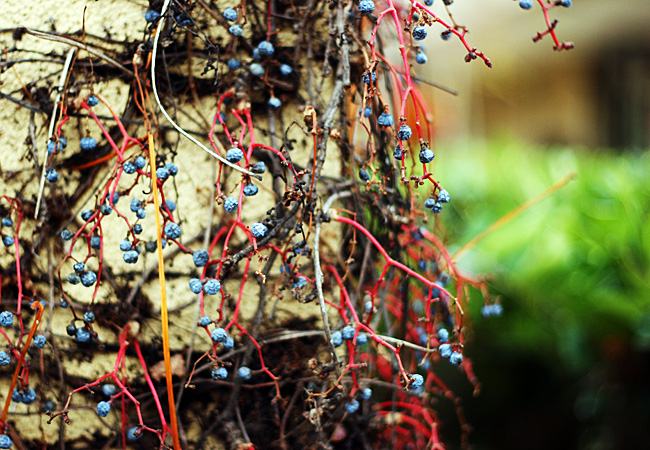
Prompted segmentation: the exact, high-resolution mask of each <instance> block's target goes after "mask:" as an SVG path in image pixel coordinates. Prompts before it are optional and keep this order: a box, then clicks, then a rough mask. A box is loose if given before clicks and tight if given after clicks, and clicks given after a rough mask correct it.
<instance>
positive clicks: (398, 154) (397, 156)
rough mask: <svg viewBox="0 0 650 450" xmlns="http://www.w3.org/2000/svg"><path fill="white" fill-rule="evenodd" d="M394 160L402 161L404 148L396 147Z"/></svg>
mask: <svg viewBox="0 0 650 450" xmlns="http://www.w3.org/2000/svg"><path fill="white" fill-rule="evenodd" d="M393 158H395V159H399V160H400V161H401V160H402V146H400V145H398V146H397V147H395V150H393Z"/></svg>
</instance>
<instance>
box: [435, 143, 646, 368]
mask: <svg viewBox="0 0 650 450" xmlns="http://www.w3.org/2000/svg"><path fill="white" fill-rule="evenodd" d="M437 154H438V156H437V164H438V166H437V167H436V172H437V174H439V176H440V177H441V182H442V184H443V186H444V187H445V188H446V189H447V190H448V191H449V192H450V193H451V196H452V202H451V203H450V205H448V206H446V207H445V211H444V212H443V213H442V214H441V216H442V219H443V223H444V228H445V230H446V233H447V235H448V236H447V241H448V242H452V243H457V244H458V245H459V246H460V245H462V244H463V243H465V242H467V241H469V240H470V239H471V238H472V237H474V236H475V235H476V234H478V233H479V232H480V231H482V230H484V229H485V228H487V227H488V226H489V225H490V224H491V223H492V222H494V221H495V220H497V219H498V218H500V217H502V216H503V215H504V214H506V213H508V212H509V211H511V210H512V209H514V208H515V207H517V206H518V205H520V204H521V203H523V202H524V201H526V200H527V199H529V198H531V197H533V196H535V195H537V194H538V193H540V192H542V191H543V190H544V189H546V188H548V187H549V186H551V185H552V184H553V183H554V182H556V181H557V180H559V179H560V178H562V177H563V176H564V175H566V174H567V173H568V172H575V173H576V175H577V177H576V179H575V180H573V181H572V182H570V183H569V184H568V185H567V186H566V187H564V188H563V189H561V190H560V191H558V192H557V193H555V194H554V195H553V196H552V197H550V198H547V199H546V200H544V201H543V202H542V203H540V204H538V205H536V206H534V207H533V208H532V209H530V210H528V211H526V212H524V213H523V214H522V215H521V216H519V217H517V218H515V219H514V220H513V221H511V222H510V223H508V224H506V225H505V226H504V227H503V228H501V229H499V230H497V231H496V232H494V233H493V234H491V235H489V236H488V237H487V238H485V239H484V240H483V241H481V242H480V243H479V244H478V245H477V246H476V247H475V248H474V249H473V250H472V251H471V252H470V253H468V254H466V255H465V256H463V257H462V259H461V260H460V261H459V264H460V267H461V268H463V269H465V270H467V271H469V272H472V273H478V274H488V275H491V276H493V277H494V278H493V282H492V287H493V288H494V292H496V293H498V294H501V295H502V296H503V297H504V300H503V303H504V306H505V315H506V316H507V319H505V320H498V321H497V322H498V327H499V332H498V333H494V334H493V335H491V338H492V339H496V340H501V341H502V342H497V343H495V345H497V346H499V347H508V348H509V349H517V350H519V351H521V352H526V353H530V352H532V353H535V354H537V356H538V357H543V358H548V359H550V360H555V359H556V358H558V357H559V358H560V359H561V360H562V361H563V362H564V365H565V369H570V370H576V371H578V372H580V371H582V370H584V369H585V367H586V366H587V365H589V364H591V363H592V362H593V361H594V360H595V359H597V358H599V355H598V354H599V347H600V346H601V345H602V344H603V342H604V340H605V339H611V338H621V339H624V340H627V339H628V338H630V337H631V338H633V341H632V342H633V344H634V345H635V346H636V347H637V348H639V349H648V348H650V217H649V216H650V182H649V174H650V154H649V153H647V152H646V153H643V154H640V153H629V154H620V153H613V152H606V151H594V150H587V149H581V150H575V149H563V148H558V149H535V148H530V147H527V146H525V145H523V144H516V143H512V142H496V143H494V144H492V145H490V146H489V147H488V148H484V149H480V150H472V149H454V150H439V151H438V152H437ZM450 250H451V251H452V253H453V252H454V251H455V250H456V248H454V247H453V246H452V247H451V248H450ZM480 306H481V304H480V302H474V303H473V304H472V305H471V310H470V311H471V314H472V315H473V317H475V318H477V319H478V316H479V310H480ZM479 326H480V324H479ZM540 344H543V345H540Z"/></svg>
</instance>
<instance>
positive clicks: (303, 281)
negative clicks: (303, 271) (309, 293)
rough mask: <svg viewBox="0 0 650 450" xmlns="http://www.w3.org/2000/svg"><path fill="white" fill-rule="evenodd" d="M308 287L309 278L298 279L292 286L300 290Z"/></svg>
mask: <svg viewBox="0 0 650 450" xmlns="http://www.w3.org/2000/svg"><path fill="white" fill-rule="evenodd" d="M306 285H307V278H305V277H298V279H297V280H296V281H295V282H294V283H293V284H292V285H291V287H292V288H294V289H300V288H303V287H305V286H306Z"/></svg>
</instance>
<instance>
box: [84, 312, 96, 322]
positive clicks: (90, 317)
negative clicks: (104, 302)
mask: <svg viewBox="0 0 650 450" xmlns="http://www.w3.org/2000/svg"><path fill="white" fill-rule="evenodd" d="M94 321H95V313H94V312H92V311H86V312H85V313H84V322H86V323H93V322H94Z"/></svg>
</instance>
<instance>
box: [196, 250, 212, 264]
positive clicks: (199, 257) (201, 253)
mask: <svg viewBox="0 0 650 450" xmlns="http://www.w3.org/2000/svg"><path fill="white" fill-rule="evenodd" d="M192 259H193V260H194V265H195V266H196V267H203V266H205V265H206V264H207V263H208V261H210V254H209V253H208V252H207V250H197V251H195V252H194V253H193V254H192Z"/></svg>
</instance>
